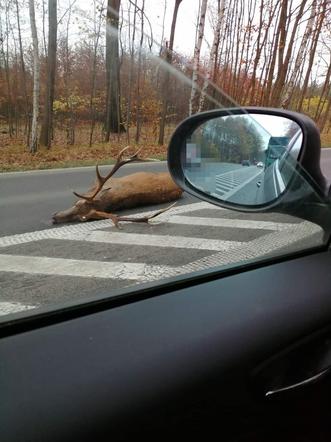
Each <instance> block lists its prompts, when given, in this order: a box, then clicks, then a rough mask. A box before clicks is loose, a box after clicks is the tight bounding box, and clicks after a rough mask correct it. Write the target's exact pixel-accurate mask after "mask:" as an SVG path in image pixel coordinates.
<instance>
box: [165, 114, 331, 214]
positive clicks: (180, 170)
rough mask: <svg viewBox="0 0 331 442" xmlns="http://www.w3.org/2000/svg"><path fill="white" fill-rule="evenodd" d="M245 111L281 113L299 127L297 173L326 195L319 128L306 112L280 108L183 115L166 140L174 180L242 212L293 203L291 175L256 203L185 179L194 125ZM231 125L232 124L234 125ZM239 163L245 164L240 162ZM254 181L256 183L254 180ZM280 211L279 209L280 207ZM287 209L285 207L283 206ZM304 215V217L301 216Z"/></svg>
mask: <svg viewBox="0 0 331 442" xmlns="http://www.w3.org/2000/svg"><path fill="white" fill-rule="evenodd" d="M247 115H250V116H252V117H253V118H254V116H256V117H257V118H258V117H261V116H263V115H265V116H274V117H278V118H279V117H282V118H284V119H287V120H290V121H291V122H294V123H295V124H296V125H297V126H298V127H299V128H300V130H301V133H302V138H301V139H302V142H301V148H300V152H299V154H298V158H297V160H296V163H295V164H296V167H297V168H298V175H299V174H300V176H301V177H302V176H303V175H304V179H305V181H308V182H309V185H310V186H311V187H312V191H313V192H315V193H316V194H318V196H319V197H320V198H322V199H325V198H326V197H328V194H329V187H330V186H329V183H328V182H327V180H326V179H325V177H324V176H323V174H322V172H321V169H320V153H321V152H320V150H321V144H320V135H319V130H318V128H317V127H316V125H315V123H314V122H313V121H312V120H311V119H310V118H309V117H307V116H305V115H302V114H299V113H297V112H292V111H286V110H282V109H273V108H262V107H245V108H229V109H219V110H212V111H207V112H202V113H199V114H195V115H193V116H191V117H189V118H187V119H185V120H184V121H183V122H182V123H181V124H180V125H179V126H178V127H177V129H176V130H175V132H174V133H173V135H172V138H171V140H170V144H169V148H168V167H169V171H170V173H171V175H172V177H173V179H174V181H175V182H176V183H177V184H178V185H179V186H180V187H181V188H183V189H184V190H185V191H187V192H188V193H190V194H192V195H194V196H196V197H198V198H200V199H202V200H204V201H207V202H210V203H213V204H216V205H219V206H221V207H225V208H229V209H234V210H241V211H246V212H262V211H268V210H271V209H273V208H275V207H277V209H279V208H281V207H283V208H284V205H285V206H288V205H289V204H291V203H293V201H294V200H295V201H296V200H298V198H299V199H300V198H302V195H301V196H300V195H299V194H298V192H295V191H292V192H291V189H292V190H293V189H295V188H297V187H298V185H296V184H295V181H296V180H295V179H293V180H292V179H291V180H289V182H288V183H287V184H286V186H285V188H284V189H283V191H282V192H280V193H279V195H277V196H276V197H275V198H273V199H270V200H268V199H266V200H265V201H259V202H257V203H256V204H255V203H253V202H250V204H247V203H245V201H241V200H239V199H238V198H237V200H236V201H231V199H222V198H221V197H219V196H217V195H215V194H213V193H212V192H209V191H206V189H204V188H203V186H201V185H200V186H198V185H196V183H195V182H194V180H192V179H188V174H187V173H186V169H185V164H186V162H187V144H188V143H187V141H188V140H189V139H190V137H192V135H193V134H194V133H195V131H197V129H198V128H200V127H202V125H206V123H208V122H210V121H212V120H215V119H217V118H220V119H222V118H223V119H226V118H229V117H231V118H232V117H237V121H239V118H238V117H240V116H241V117H244V116H245V118H247ZM232 120H233V121H234V123H233V124H236V119H235V118H232ZM234 127H235V126H234ZM242 165H247V164H243V162H242ZM257 185H258V184H257ZM281 211H283V210H282V209H281ZM286 212H287V213H288V207H287V209H286ZM305 218H306V217H305Z"/></svg>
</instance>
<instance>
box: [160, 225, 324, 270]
mask: <svg viewBox="0 0 331 442" xmlns="http://www.w3.org/2000/svg"><path fill="white" fill-rule="evenodd" d="M323 234H324V232H323V229H322V228H321V227H320V226H318V225H317V224H313V223H311V222H309V221H304V222H302V223H299V224H294V225H293V224H292V226H291V227H289V228H288V229H287V230H286V231H276V232H272V233H269V234H267V235H263V236H261V237H259V238H256V239H254V240H252V241H248V242H246V243H243V244H242V245H241V246H239V247H234V248H232V249H229V250H226V251H224V252H218V253H214V254H212V255H210V256H206V257H204V258H200V259H198V260H196V261H192V262H190V263H188V264H185V265H183V266H181V267H177V268H172V270H170V271H169V273H168V274H167V275H165V276H164V277H171V276H178V275H180V274H181V275H184V274H187V273H191V272H196V271H200V270H203V269H212V268H213V267H220V266H223V265H231V264H235V263H239V262H240V263H245V262H247V261H252V260H254V261H256V260H257V259H259V258H263V257H264V256H267V255H272V256H273V257H275V256H277V255H279V254H280V251H281V254H284V253H285V252H284V248H286V247H292V252H293V251H296V250H302V249H303V241H304V245H305V248H307V249H308V248H309V247H315V246H317V245H320V244H322V242H323ZM296 244H297V247H296V246H295V245H296Z"/></svg>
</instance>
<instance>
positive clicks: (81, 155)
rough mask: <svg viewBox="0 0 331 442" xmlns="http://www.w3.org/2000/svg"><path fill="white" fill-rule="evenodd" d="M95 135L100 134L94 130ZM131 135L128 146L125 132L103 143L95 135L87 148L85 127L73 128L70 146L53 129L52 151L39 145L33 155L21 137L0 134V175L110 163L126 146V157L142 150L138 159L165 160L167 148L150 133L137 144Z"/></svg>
mask: <svg viewBox="0 0 331 442" xmlns="http://www.w3.org/2000/svg"><path fill="white" fill-rule="evenodd" d="M1 132H3V131H1ZM96 133H98V134H99V133H101V131H100V130H98V129H96ZM132 133H133V134H132V135H131V137H130V138H131V139H132V141H131V140H130V143H128V142H127V135H126V134H125V133H124V134H121V135H120V136H118V135H116V134H114V135H112V136H111V140H110V142H109V143H105V142H102V141H101V136H99V137H97V136H96V137H95V141H94V143H93V144H92V146H91V147H89V145H88V141H87V140H88V139H89V132H88V127H86V126H85V127H84V126H82V127H79V128H77V129H76V136H75V145H73V146H69V145H67V144H66V139H65V131H63V130H56V131H55V137H54V140H53V143H52V147H51V149H46V148H44V147H41V146H39V148H38V151H37V152H36V153H35V154H33V155H32V154H31V153H30V152H29V151H28V149H27V147H26V142H25V140H24V136H23V134H22V135H20V136H17V137H15V138H14V137H12V138H10V137H9V135H8V134H6V133H0V172H13V171H24V170H38V169H54V168H68V167H80V166H92V165H96V164H100V165H102V164H111V163H113V162H114V160H115V159H116V157H117V155H118V153H119V152H120V150H121V149H123V148H124V147H126V146H128V145H129V146H130V148H131V149H130V150H129V152H128V153H129V154H133V153H134V152H135V151H136V150H137V149H139V148H141V152H140V157H141V158H152V159H156V160H165V159H166V156H167V146H166V145H163V146H158V145H157V143H156V142H155V137H154V136H153V134H151V133H150V130H145V132H143V133H142V137H141V142H140V143H139V144H136V143H135V142H134V132H132Z"/></svg>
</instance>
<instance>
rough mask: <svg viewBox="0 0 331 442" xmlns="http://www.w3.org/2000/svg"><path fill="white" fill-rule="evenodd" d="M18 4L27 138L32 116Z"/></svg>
mask: <svg viewBox="0 0 331 442" xmlns="http://www.w3.org/2000/svg"><path fill="white" fill-rule="evenodd" d="M15 5H16V19H17V30H18V42H19V47H20V61H21V72H22V85H23V94H24V106H25V109H24V112H25V128H24V132H25V134H27V140H29V137H30V118H29V99H28V91H27V79H26V72H25V63H24V56H23V45H22V34H21V23H20V15H19V7H18V0H16V1H15Z"/></svg>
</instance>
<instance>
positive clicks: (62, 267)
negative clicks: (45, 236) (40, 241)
mask: <svg viewBox="0 0 331 442" xmlns="http://www.w3.org/2000/svg"><path fill="white" fill-rule="evenodd" d="M168 270H169V267H167V266H156V265H155V266H154V265H147V264H143V263H126V262H116V261H112V262H103V261H89V260H80V259H64V258H47V257H39V256H22V255H0V271H2V272H16V273H28V274H34V275H38V274H39V275H56V276H79V277H83V278H103V279H129V280H138V281H149V280H153V279H158V278H160V277H162V275H166V274H167V272H168ZM163 277H164V276H163Z"/></svg>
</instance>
